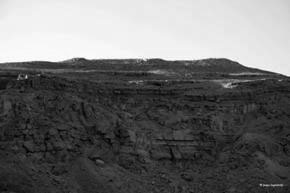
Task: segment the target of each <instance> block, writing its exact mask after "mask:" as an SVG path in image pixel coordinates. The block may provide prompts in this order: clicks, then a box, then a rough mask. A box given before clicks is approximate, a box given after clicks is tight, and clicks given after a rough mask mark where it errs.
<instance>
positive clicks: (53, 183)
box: [0, 59, 290, 193]
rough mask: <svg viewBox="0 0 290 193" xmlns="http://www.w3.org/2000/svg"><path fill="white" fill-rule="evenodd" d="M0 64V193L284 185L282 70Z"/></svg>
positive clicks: (286, 145) (206, 192) (210, 64)
mask: <svg viewBox="0 0 290 193" xmlns="http://www.w3.org/2000/svg"><path fill="white" fill-rule="evenodd" d="M231 64H232V65H231ZM1 65H2V66H0V67H1V72H0V73H1V79H0V83H1V84H0V87H1V90H0V120H1V122H0V192H1V193H4V192H5V193H8V192H9V193H115V192H116V193H130V192H131V193H138V192H139V193H150V192H152V193H155V192H156V193H159V192H164V193H170V192H172V193H175V192H176V193H177V192H178V193H179V192H180V193H215V192H217V193H223V192H231V193H235V192H237V193H238V192H239V193H245V192H253V193H254V192H255V193H256V192H257V193H258V192H280V193H286V192H290V188H289V185H290V79H289V78H288V77H285V76H282V75H278V74H274V73H270V72H266V71H261V70H257V69H250V68H247V67H244V66H241V65H239V64H238V63H234V62H231V61H229V60H225V59H222V60H219V59H210V60H203V61H174V62H168V61H163V60H156V59H155V60H146V61H145V60H86V59H73V60H68V61H64V62H61V63H46V62H32V63H13V64H1ZM118 65H119V66H118ZM108 66H109V67H110V66H114V68H112V69H110V68H109V67H108ZM218 67H220V68H218ZM223 68H224V69H223ZM217 69H223V70H220V71H218V70H217ZM19 73H25V74H27V75H28V76H27V78H26V77H25V76H24V78H18V80H17V75H18V74H19ZM267 184H268V185H269V184H272V185H276V187H266V185H267ZM263 185H264V186H263ZM278 185H279V186H278Z"/></svg>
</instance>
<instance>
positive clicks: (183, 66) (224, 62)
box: [0, 57, 279, 75]
mask: <svg viewBox="0 0 290 193" xmlns="http://www.w3.org/2000/svg"><path fill="white" fill-rule="evenodd" d="M1 69H2V70H5V69H6V70H9V69H12V70H13V69H16V70H17V69H20V70H21V69H26V70H37V69H70V70H74V69H77V70H105V71H106V70H111V71H154V70H166V71H170V72H175V73H186V72H188V73H226V74H229V73H234V74H239V73H240V74H246V73H249V74H252V75H254V74H256V75H258V74H268V75H279V74H277V73H273V72H269V71H265V70H260V69H256V68H250V67H246V66H244V65H242V64H240V63H238V62H236V61H232V60H230V59H226V58H207V59H201V60H164V59H160V58H149V59H141V58H136V59H92V60H89V59H86V58H82V57H77V58H71V59H68V60H64V61H60V62H49V61H31V62H9V63H2V64H0V70H1Z"/></svg>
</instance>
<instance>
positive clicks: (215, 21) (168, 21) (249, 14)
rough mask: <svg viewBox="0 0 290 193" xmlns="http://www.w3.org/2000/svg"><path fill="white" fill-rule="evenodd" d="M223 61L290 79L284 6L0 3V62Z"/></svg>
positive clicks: (289, 6) (224, 0)
mask: <svg viewBox="0 0 290 193" xmlns="http://www.w3.org/2000/svg"><path fill="white" fill-rule="evenodd" d="M72 57H86V58H89V59H93V58H156V57H158V58H164V59H201V58H209V57H223V58H229V59H232V60H236V61H238V62H240V63H241V64H244V65H246V66H251V67H257V68H262V69H266V70H271V71H275V72H280V73H283V74H288V75H290V63H289V61H290V1H289V0H0V62H7V61H27V60H51V61H59V60H64V59H68V58H72Z"/></svg>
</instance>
